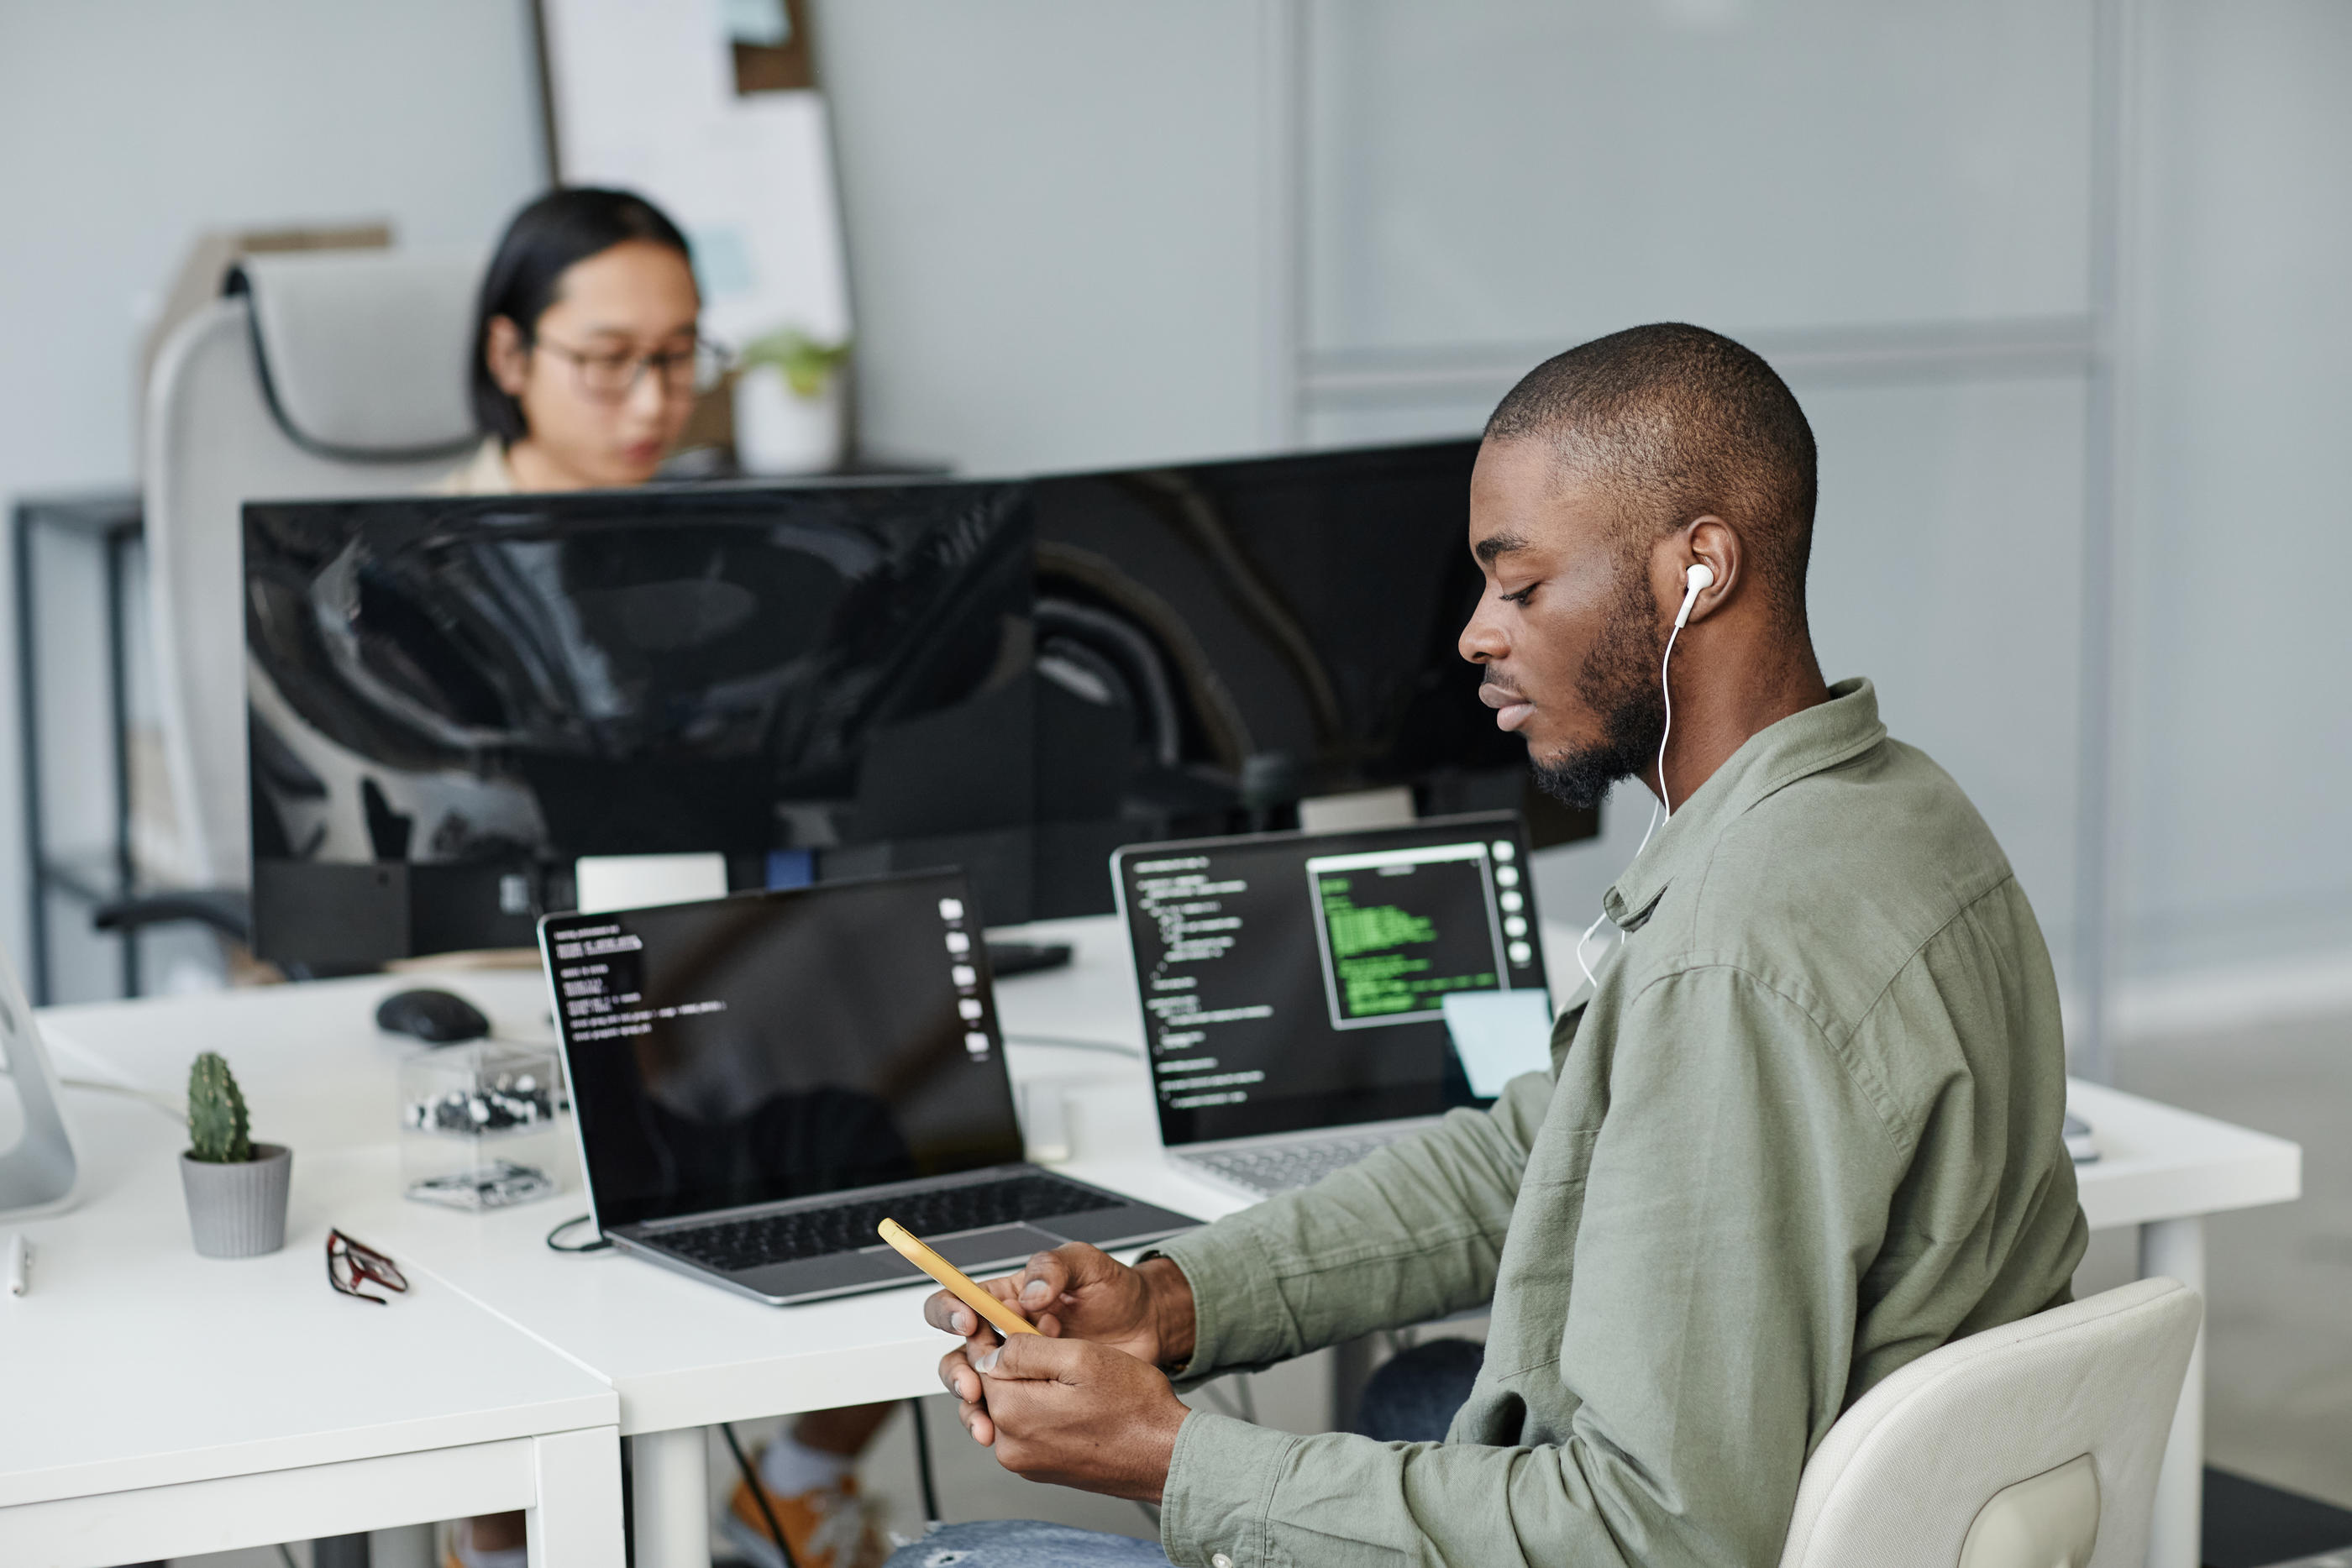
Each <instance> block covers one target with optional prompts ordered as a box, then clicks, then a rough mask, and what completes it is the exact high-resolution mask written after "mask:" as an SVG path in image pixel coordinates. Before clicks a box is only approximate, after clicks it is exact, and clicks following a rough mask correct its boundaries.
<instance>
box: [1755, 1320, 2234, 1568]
mask: <svg viewBox="0 0 2352 1568" xmlns="http://www.w3.org/2000/svg"><path fill="white" fill-rule="evenodd" d="M2203 1313H2204V1309H2203V1307H2202V1305H2201V1304H2200V1301H2198V1298H2197V1294H2196V1292H2195V1291H2190V1290H2189V1289H2188V1288H2187V1287H2186V1286H2184V1285H2182V1284H2181V1283H2180V1282H2179V1281H2177V1280H2166V1279H2150V1280H2142V1281H2137V1283H2134V1284H2130V1285H2126V1286H2124V1287H2123V1288H2122V1289H2120V1290H2115V1291H2107V1292H2106V1293H2105V1294H2104V1295H2098V1296H2094V1297H2092V1298H2091V1299H2090V1300H2088V1301H2075V1302H2072V1303H2070V1304H2069V1305H2066V1306H2063V1307H2055V1308H2053V1309H2052V1310H2051V1311H2049V1312H2039V1313H2036V1314H2035V1315H2034V1316H2032V1317H2030V1318H2026V1319H2024V1320H2022V1321H2021V1322H2013V1323H2007V1324H2004V1325H2002V1326H2001V1327H2000V1328H1997V1329H1988V1330H1987V1331H1985V1332H1984V1333H1979V1334H1971V1335H1969V1337H1968V1338H1966V1339H1963V1340H1956V1341H1954V1342H1953V1343H1950V1344H1948V1345H1945V1346H1944V1347H1943V1348H1942V1349H1940V1350H1936V1351H1932V1352H1930V1353H1929V1354H1926V1355H1923V1356H1921V1357H1920V1358H1919V1359H1918V1360H1916V1361H1915V1362H1913V1363H1911V1364H1909V1365H1908V1366H1906V1367H1904V1368H1903V1369H1902V1370H1901V1371H1899V1372H1896V1373H1895V1374H1894V1375H1891V1376H1889V1377H1888V1378H1887V1379H1886V1380H1885V1382H1883V1383H1881V1384H1880V1385H1878V1386H1877V1387H1875V1388H1873V1389H1872V1390H1871V1391H1870V1392H1869V1393H1868V1394H1865V1395H1864V1396H1862V1397H1861V1398H1860V1399H1858V1400H1856V1401H1855V1402H1854V1405H1853V1408H1852V1409H1851V1410H1848V1411H1847V1412H1846V1413H1845V1414H1844V1415H1843V1416H1840V1417H1839V1418H1838V1422H1837V1425H1835V1426H1834V1427H1831V1428H1830V1431H1829V1436H1827V1437H1823V1438H1822V1445H1821V1447H1820V1448H1817V1449H1815V1450H1814V1453H1813V1457H1812V1458H1811V1460H1809V1461H1808V1462H1807V1463H1806V1465H1805V1473H1804V1479H1803V1481H1802V1482H1801V1484H1800V1486H1799V1488H1798V1491H1797V1507H1796V1512H1795V1516H1794V1517H1793V1518H1792V1520H1791V1521H1790V1526H1789V1539H1788V1544H1787V1546H1786V1547H1785V1548H1784V1549H1783V1551H1782V1552H1781V1555H1780V1568H1913V1565H1916V1568H2138V1565H2139V1563H2140V1562H2141V1560H2142V1558H2143V1557H2144V1556H2145V1555H2146V1552H2147V1531H2148V1514H2149V1510H2150V1508H2151V1506H2152V1505H2153V1502H2154V1500H2155V1495H2156V1477H2157V1471H2158V1467H2159V1465H2160V1464H2161V1462H2162V1460H2163V1458H2164V1444H2165V1438H2166V1437H2167V1435H2168V1433H2169V1432H2170V1430H2171V1427H2172V1413H2173V1409H2174V1407H2175V1406H2177V1405H2178V1404H2179V1399H2180V1384H2181V1378H2182V1376H2183V1375H2184V1374H2185V1373H2186V1372H2187V1370H2188V1366H2189V1352H2190V1350H2191V1349H2192V1348H2193V1347H2194V1345H2195V1343H2196V1340H2197V1328H2198V1324H2199V1322H2200V1321H2201V1319H2202V1317H2203Z"/></svg>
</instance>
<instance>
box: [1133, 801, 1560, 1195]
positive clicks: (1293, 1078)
mask: <svg viewBox="0 0 2352 1568" xmlns="http://www.w3.org/2000/svg"><path fill="white" fill-rule="evenodd" d="M1527 867H1528V845H1527V835H1526V831H1525V830H1524V829H1523V827H1522V826H1521V824H1520V822H1519V819H1518V816H1517V813H1516V812H1510V811H1496V812H1487V813H1482V814H1480V815H1476V816H1463V817H1446V818H1433V819H1432V820H1429V821H1421V822H1414V823H1412V824H1410V825H1408V826H1402V827H1395V828H1381V829H1371V830H1366V831H1355V832H1339V833H1256V834H1250V835H1247V836H1244V837H1240V838H1224V839H1196V840H1192V841H1183V842H1176V843H1160V844H1135V845H1130V846H1129V847H1128V848H1126V849H1123V850H1120V851H1119V852H1118V853H1117V854H1115V855H1113V856H1112V857H1111V870H1112V876H1113V879H1114V881H1115V882H1116V883H1117V886H1118V903H1119V915H1120V918H1121V919H1122V920H1123V921H1124V922H1125V924H1126V926H1127V932H1128V937H1129V942H1130V943H1131V944H1132V946H1133V948H1134V953H1135V976H1136V987H1137V989H1138V992H1139V1000H1140V1001H1141V1004H1142V1007H1143V1016H1144V1033H1145V1037H1146V1039H1147V1040H1148V1042H1149V1045H1148V1052H1147V1054H1148V1055H1149V1057H1150V1063H1151V1082H1152V1088H1153V1090H1154V1092H1156V1094H1157V1096H1158V1099H1159V1109H1160V1141H1161V1143H1162V1144H1163V1145H1165V1146H1166V1148H1167V1150H1168V1155H1169V1157H1170V1158H1171V1159H1172V1160H1173V1161H1175V1162H1176V1163H1177V1165H1178V1166H1180V1167H1181V1168H1183V1169H1184V1170H1186V1171H1187V1172H1188V1174H1192V1175H1195V1176H1206V1177H1207V1178H1208V1179H1210V1180H1211V1181H1213V1182H1216V1183H1218V1184H1220V1185H1223V1186H1227V1187H1230V1188H1233V1189H1234V1190H1236V1191H1240V1192H1244V1193H1246V1194H1248V1195H1250V1196H1251V1197H1270V1196H1272V1195H1273V1194H1275V1193H1278V1192H1287V1191H1289V1190H1291V1189H1293V1188H1296V1187H1301V1186H1309V1185H1311V1184H1313V1183H1314V1182H1316V1181H1318V1180H1319V1179H1320V1178H1321V1177H1323V1176H1327V1175H1328V1174H1329V1173H1330V1172H1332V1171H1334V1170H1338V1169H1339V1168H1341V1167H1342V1166H1349V1165H1353V1164H1354V1163H1355V1162H1356V1161H1358V1160H1360V1159H1362V1158H1364V1157H1365V1156H1366V1155H1369V1154H1370V1153H1371V1152H1372V1151H1373V1150H1375V1149H1378V1148H1380V1147H1381V1146H1382V1145H1385V1144H1389V1143H1392V1142H1394V1141H1395V1140H1396V1139H1398V1138H1401V1137H1403V1136H1406V1135H1407V1134H1412V1133H1413V1132H1417V1131H1419V1130H1420V1129H1421V1128H1423V1127H1425V1126H1427V1125H1429V1124H1431V1123H1433V1122H1434V1121H1435V1120H1436V1119H1437V1118H1438V1116H1440V1115H1441V1114H1443V1113H1444V1112H1445V1111H1446V1110H1447V1109H1448V1108H1449V1107H1452V1106H1455V1105H1475V1104H1479V1103H1484V1102H1481V1101H1479V1100H1478V1099H1476V1098H1475V1096H1474V1095H1473V1094H1472V1092H1471V1088H1470V1081H1469V1076H1468V1074H1467V1073H1466V1072H1465V1071H1464V1068H1463V1066H1462V1063H1461V1061H1460V1059H1459V1058H1458V1057H1457V1056H1456V1054H1455V1052H1454V1048H1453V1043H1452V1040H1451V1038H1450V1036H1449V1035H1448V1033H1447V1031H1446V1027H1445V1021H1444V1010H1443V1009H1444V998H1445V996H1446V995H1447V993H1449V992H1453V991H1463V990H1516V989H1522V988H1533V989H1541V988H1544V986H1545V983H1546V982H1545V978H1544V967H1543V947H1542V944H1541V942H1540V941H1539V940H1538V937H1537V925H1536V907H1535V894H1534V890H1533V888H1532V887H1531V886H1530V885H1529V882H1528V872H1527Z"/></svg>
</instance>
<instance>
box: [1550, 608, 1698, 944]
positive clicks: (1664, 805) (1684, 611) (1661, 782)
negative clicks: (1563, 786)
mask: <svg viewBox="0 0 2352 1568" xmlns="http://www.w3.org/2000/svg"><path fill="white" fill-rule="evenodd" d="M1683 581H1684V583H1685V588H1684V589H1683V605H1682V608H1681V609H1680V610H1677V611H1675V629H1674V630H1673V631H1672V632H1668V633H1667V634H1666V652H1665V656H1664V658H1662V659H1660V660H1659V661H1658V690H1659V692H1660V693H1661V694H1662V695H1664V698H1665V702H1666V724H1665V727H1664V729H1662V730H1660V731H1659V732H1658V803H1657V804H1656V805H1654V806H1653V807H1651V808H1650V825H1649V826H1648V827H1646V828H1644V829H1643V830H1642V842H1641V845H1640V847H1639V848H1637V849H1635V850H1634V852H1633V858H1634V859H1635V860H1640V859H1641V858H1642V851H1643V850H1646V849H1648V848H1649V847H1650V835H1651V834H1652V833H1654V832H1656V831H1658V824H1659V823H1660V822H1661V821H1667V822H1671V821H1674V820H1675V809H1674V806H1673V805H1672V803H1671V802H1669V801H1668V800H1667V799H1666V741H1667V739H1668V737H1671V736H1672V735H1673V734H1674V733H1675V688H1674V683H1673V682H1672V681H1670V680H1668V679H1667V676H1666V672H1667V670H1668V669H1669V668H1670V667H1671V666H1672V665H1673V664H1674V658H1675V638H1677V637H1679V636H1681V635H1682V634H1683V628H1684V627H1685V626H1687V625H1689V624H1690V618H1691V607H1692V606H1693V605H1695V604H1696V603H1697V602H1698V596H1699V595H1700V594H1702V593H1705V592H1706V591H1707V590H1708V589H1710V588H1713V587H1714V586H1715V568H1713V567H1711V566H1709V565H1707V564H1706V562H1705V561H1699V562H1698V563H1696V565H1694V566H1693V567H1692V568H1691V569H1690V570H1688V571H1686V572H1685V573H1683ZM1661 810H1663V811H1664V815H1663V816H1661V815H1660V812H1661ZM1608 918H1609V915H1608V914H1607V912H1606V911H1603V912H1602V914H1601V916H1600V918H1599V919H1596V920H1595V921H1593V923H1592V924H1591V925H1588V926H1586V927H1585V928H1584V935H1583V936H1580V937H1578V938H1577V939H1576V967H1578V968H1580V969H1582V970H1583V971H1584V978H1585V983H1586V984H1588V985H1590V986H1591V987H1592V988H1595V989H1596V990H1597V989H1599V988H1600V986H1601V982H1600V981H1599V980H1596V979H1594V978H1593V977H1592V967H1591V965H1590V964H1587V963H1586V962H1585V961H1584V945H1585V944H1586V943H1587V942H1590V941H1591V940H1592V934H1593V933H1594V932H1595V931H1598V930H1599V929H1601V921H1602V920H1606V919H1608ZM1617 940H1618V941H1620V942H1622V941H1624V940H1625V934H1624V933H1623V932H1622V931H1621V932H1619V933H1618V934H1617Z"/></svg>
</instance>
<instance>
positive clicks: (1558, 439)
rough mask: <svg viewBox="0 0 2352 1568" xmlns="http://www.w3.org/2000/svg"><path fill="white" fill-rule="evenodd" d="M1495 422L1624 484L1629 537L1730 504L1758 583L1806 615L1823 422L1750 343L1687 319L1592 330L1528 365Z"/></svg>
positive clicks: (1491, 429)
mask: <svg viewBox="0 0 2352 1568" xmlns="http://www.w3.org/2000/svg"><path fill="white" fill-rule="evenodd" d="M1486 436H1487V438H1488V439H1489V440H1497V441H1515V440H1523V439H1524V440H1537V441H1544V442H1549V444H1551V445H1552V447H1553V448H1554V450H1555V451H1556V453H1557V454H1558V456H1559V463H1560V465H1561V467H1562V469H1563V470H1565V471H1567V472H1570V473H1572V474H1574V475H1576V476H1578V477H1580V478H1584V479H1589V480H1591V481H1594V482H1597V483H1598V484H1599V485H1600V486H1601V487H1602V488H1603V489H1604V490H1605V491H1607V492H1609V493H1610V494H1611V495H1612V497H1614V499H1615V500H1616V502H1617V505H1618V513H1619V517H1620V519H1621V520H1622V523H1623V524H1624V526H1625V534H1626V540H1625V542H1626V545H1627V547H1628V548H1629V549H1640V550H1643V551H1646V550H1647V549H1649V547H1650V545H1651V543H1652V542H1653V541H1654V540H1655V539H1657V538H1659V537H1660V536H1662V535H1664V534H1666V533H1670V532H1672V531H1673V530H1674V529H1675V528H1681V527H1682V526H1683V525H1684V524H1685V523H1687V522H1689V521H1690V520H1691V519H1692V518H1694V517H1699V516H1702V515H1704V514H1706V513H1710V512H1711V513H1713V514H1714V515H1715V516H1717V517H1721V518H1722V519H1723V520H1724V521H1726V522H1727V523H1729V524H1731V525H1732V526H1733V527H1734V528H1736V529H1738V533H1739V537H1740V541H1741V542H1742V543H1743V544H1745V545H1747V546H1748V549H1749V550H1750V551H1751V552H1752V555H1753V561H1752V570H1754V571H1755V573H1756V576H1757V580H1758V581H1757V586H1758V587H1759V588H1761V589H1762V590H1764V591H1765V593H1766V595H1767V596H1768V597H1769V599H1770V600H1771V601H1772V602H1773V604H1774V605H1775V606H1776V608H1777V609H1778V610H1779V611H1780V614H1781V615H1782V617H1783V618H1784V619H1785V620H1786V621H1787V622H1788V623H1789V624H1790V625H1792V626H1801V625H1802V624H1803V623H1804V618H1805V562H1806V558H1807V557H1808V555H1809V554H1810V553H1811V549H1812V537H1813V502H1814V499H1815V497H1816V495H1817V493H1818V490H1819V481H1818V477H1817V475H1816V469H1815V459H1814V453H1813V431H1812V426H1811V425H1810V424H1808V423H1805V413H1804V411H1803V410H1802V409H1801V408H1799V407H1798V406H1797V399H1796V396H1795V394H1794V393H1792V392H1790V391H1789V385H1788V383H1787V382H1783V381H1782V380H1781V379H1780V377H1779V376H1778V375H1777V374H1775V373H1774V372H1773V370H1772V367H1771V366H1769V365H1768V364H1766V363H1765V362H1764V361H1763V360H1762V359H1761V358H1760V357H1759V356H1758V355H1757V354H1756V353H1755V352H1754V351H1753V350H1749V349H1747V348H1744V347H1742V346H1741V345H1739V344H1738V343H1735V342H1733V341H1732V340H1730V339H1728V338H1727V337H1725V336H1723V335H1722V334H1721V333H1720V332H1710V331H1708V330H1707V329H1706V328H1704V327H1693V326H1689V325H1686V324H1685V323H1683V322H1680V321H1661V322H1658V323H1656V324H1654V325H1652V326H1647V327H1632V328H1628V329H1626V330H1624V331H1622V332H1612V333H1611V334H1610V335H1609V336H1608V337H1605V338H1595V339H1594V340H1592V341H1591V342H1589V343H1584V344H1580V345H1579V346H1578V347H1576V348H1573V349H1570V350H1568V351H1567V352H1566V353H1564V354H1555V355H1553V356H1552V357H1551V358H1550V359H1549V360H1546V361H1544V362H1543V363H1542V364H1540V365H1538V366H1537V367H1536V368H1535V369H1534V370H1532V371H1528V373H1527V374H1526V375H1525V376H1523V377H1521V378H1520V380H1519V384H1518V385H1517V386H1515V387H1513V388H1512V389H1511V390H1510V391H1509V392H1507V393H1506V394H1505V395H1504V398H1503V401H1502V402H1499V403H1497V404H1496V407H1495V413H1494V415H1493V417H1491V418H1490V419H1488V420H1487V421H1486Z"/></svg>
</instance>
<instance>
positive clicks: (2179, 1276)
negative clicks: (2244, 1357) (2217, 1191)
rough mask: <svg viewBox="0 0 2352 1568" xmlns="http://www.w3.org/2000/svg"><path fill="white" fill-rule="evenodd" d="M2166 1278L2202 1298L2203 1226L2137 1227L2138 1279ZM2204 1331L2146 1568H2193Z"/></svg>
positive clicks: (2167, 1450)
mask: <svg viewBox="0 0 2352 1568" xmlns="http://www.w3.org/2000/svg"><path fill="white" fill-rule="evenodd" d="M2155 1274H2169V1275H2170V1276H2172V1278H2174V1279H2176V1280H2178V1281H2180V1282H2181V1283H2182V1284H2184V1285H2186V1286H2188V1287H2189V1289H2190V1290H2192V1291H2196V1292H2197V1293H2198V1295H2199V1296H2200V1297H2202V1296H2203V1295H2204V1294H2205V1221H2204V1219H2203V1218H2201V1217H2200V1216H2197V1215H2190V1216H2189V1218H2185V1219H2157V1220H2151V1221H2149V1222H2148V1223H2147V1224H2146V1225H2143V1226H2141V1227H2140V1228H2139V1277H2140V1278H2141V1279H2143V1280H2145V1279H2147V1278H2148V1277H2149V1276H2151V1275H2155ZM2204 1516H2205V1329H2204V1327H2203V1325H2202V1324H2200V1325H2199V1327H2198V1330H2197V1346H2196V1348H2195V1349H2194V1350H2192V1351H2190V1352H2189V1376H2188V1378H2187V1380H2186V1381H2185V1382H2183V1383H2182V1385H2181V1387H2180V1406H2179V1408H2178V1409H2177V1410H2175V1411H2174V1412H2173V1414H2172V1436H2171V1437H2170V1438H2169V1439H2168V1440H2167V1441H2166V1443H2165V1445H2164V1469H2162V1470H2161V1471H2160V1472H2159V1473H2158V1477H2157V1482H2156V1513H2155V1517H2154V1518H2153V1520H2151V1521H2150V1522H2149V1526H2148V1534H2147V1564H2148V1568H2197V1565H2198V1563H2200V1561H2201V1541H2200V1537H2201V1535H2202V1532H2203V1530H2204V1522H2205V1519H2204Z"/></svg>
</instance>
